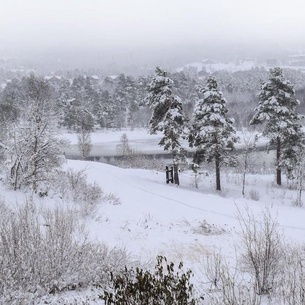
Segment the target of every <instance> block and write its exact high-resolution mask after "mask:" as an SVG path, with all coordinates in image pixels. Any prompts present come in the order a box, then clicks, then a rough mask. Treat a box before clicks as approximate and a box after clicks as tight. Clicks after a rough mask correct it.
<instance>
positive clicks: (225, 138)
mask: <svg viewBox="0 0 305 305" xmlns="http://www.w3.org/2000/svg"><path fill="white" fill-rule="evenodd" d="M200 92H201V93H202V94H203V98H202V99H200V100H198V102H197V104H196V106H195V109H194V114H193V118H194V120H193V125H192V130H191V133H190V136H189V143H190V146H191V147H195V148H196V152H195V154H194V160H193V162H194V165H195V167H196V166H199V165H200V164H201V163H202V162H204V161H206V162H212V161H215V169H216V190H218V191H220V190H221V184H220V168H221V165H223V164H228V163H229V162H232V161H233V160H234V158H233V157H230V156H229V155H228V153H229V152H230V151H232V150H233V149H234V143H235V142H236V141H237V137H236V136H235V130H234V128H233V126H232V124H233V121H232V120H231V119H229V118H227V112H228V110H227V107H226V104H227V102H226V100H225V98H224V97H223V95H222V92H221V91H220V90H219V89H218V84H217V81H216V79H215V78H214V77H212V76H210V77H209V78H208V80H207V84H206V86H205V87H204V88H201V89H200Z"/></svg>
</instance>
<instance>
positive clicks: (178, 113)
mask: <svg viewBox="0 0 305 305" xmlns="http://www.w3.org/2000/svg"><path fill="white" fill-rule="evenodd" d="M156 74H157V76H156V77H154V78H153V80H152V82H151V83H150V84H149V86H148V88H147V91H148V95H147V97H146V102H147V104H148V105H149V107H150V108H151V109H152V112H153V113H152V117H151V119H150V122H149V125H150V133H151V134H155V133H156V132H157V131H160V132H162V133H163V137H162V139H161V141H160V142H159V145H160V146H163V147H164V150H165V151H168V152H171V153H172V155H173V163H174V182H175V184H178V185H179V174H178V163H179V161H180V160H181V158H183V157H184V155H185V150H184V149H183V148H182V146H181V142H180V141H181V139H182V137H183V135H184V134H185V128H186V123H187V119H186V118H185V116H184V115H183V112H182V103H181V100H180V98H179V97H178V96H176V95H174V94H173V91H172V88H171V86H172V84H173V81H172V80H171V79H170V78H169V77H168V76H167V72H166V71H164V70H162V69H161V68H159V67H157V68H156Z"/></svg>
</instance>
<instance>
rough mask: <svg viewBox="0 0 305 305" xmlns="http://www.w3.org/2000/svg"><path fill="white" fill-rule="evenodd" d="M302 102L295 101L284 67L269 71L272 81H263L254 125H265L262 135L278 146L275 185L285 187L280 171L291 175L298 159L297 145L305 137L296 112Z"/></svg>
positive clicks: (300, 143)
mask: <svg viewBox="0 0 305 305" xmlns="http://www.w3.org/2000/svg"><path fill="white" fill-rule="evenodd" d="M299 103H300V102H299V101H298V100H297V99H296V98H295V92H294V89H293V85H292V84H291V83H290V82H289V81H288V80H286V79H285V78H284V76H283V71H282V69H281V68H273V69H270V75H269V81H267V82H264V83H263V84H262V86H261V91H260V93H259V105H258V107H257V108H255V111H256V113H255V115H254V117H253V118H252V120H251V121H250V124H251V125H255V124H262V123H265V124H264V129H263V135H264V136H266V137H268V138H269V139H270V144H271V145H275V146H276V182H277V184H278V185H281V184H282V178H281V172H282V169H283V168H286V169H287V170H288V172H289V173H290V172H291V170H292V168H293V164H295V162H296V160H297V158H298V153H297V151H298V146H299V145H302V137H303V134H302V132H301V125H300V123H299V120H300V119H302V118H303V116H301V115H298V114H297V113H296V107H297V106H298V105H299Z"/></svg>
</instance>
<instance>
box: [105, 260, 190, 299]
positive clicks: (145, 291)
mask: <svg viewBox="0 0 305 305" xmlns="http://www.w3.org/2000/svg"><path fill="white" fill-rule="evenodd" d="M182 267H183V265H182V263H180V264H179V266H178V271H177V272H176V271H175V268H174V264H173V263H168V262H167V259H166V258H165V257H162V256H158V257H157V264H156V266H155V271H154V272H151V271H149V270H146V271H145V270H143V269H140V268H136V269H135V270H134V269H128V268H125V270H124V272H122V273H121V274H119V275H117V276H111V282H112V285H111V289H109V290H105V291H104V293H103V295H101V299H103V300H104V301H105V304H106V305H111V304H114V305H134V304H158V305H167V304H177V305H186V304H189V305H194V304H195V299H194V298H193V285H192V284H191V283H190V277H191V275H192V272H191V271H190V270H188V271H187V272H185V273H184V272H182Z"/></svg>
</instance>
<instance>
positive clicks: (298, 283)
mask: <svg viewBox="0 0 305 305" xmlns="http://www.w3.org/2000/svg"><path fill="white" fill-rule="evenodd" d="M284 255H285V267H284V268H283V269H284V270H285V272H282V273H281V278H280V280H279V281H278V285H277V287H276V291H275V294H276V296H277V297H278V299H279V301H278V304H283V305H303V304H305V289H304V283H305V264H304V262H305V251H304V249H302V248H300V247H296V246H293V245H288V246H287V248H286V249H285V252H284Z"/></svg>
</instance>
